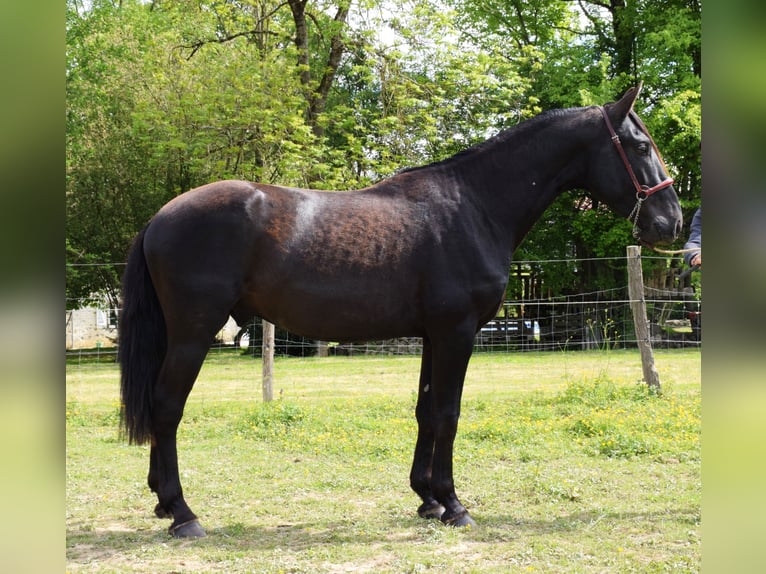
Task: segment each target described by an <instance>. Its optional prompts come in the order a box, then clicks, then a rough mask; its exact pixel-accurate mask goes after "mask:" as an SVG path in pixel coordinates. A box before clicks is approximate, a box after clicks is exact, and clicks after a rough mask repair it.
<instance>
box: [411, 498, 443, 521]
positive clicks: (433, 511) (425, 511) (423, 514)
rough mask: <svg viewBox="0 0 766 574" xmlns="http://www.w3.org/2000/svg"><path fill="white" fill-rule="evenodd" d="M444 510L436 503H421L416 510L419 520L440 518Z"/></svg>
mask: <svg viewBox="0 0 766 574" xmlns="http://www.w3.org/2000/svg"><path fill="white" fill-rule="evenodd" d="M445 510H446V509H445V508H444V507H443V506H442V505H441V504H439V503H438V502H436V501H433V502H428V503H425V502H424V503H423V504H421V505H420V508H418V516H420V518H441V517H442V514H444V511H445Z"/></svg>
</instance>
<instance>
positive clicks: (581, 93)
mask: <svg viewBox="0 0 766 574" xmlns="http://www.w3.org/2000/svg"><path fill="white" fill-rule="evenodd" d="M448 1H449V4H450V5H451V6H454V7H455V8H456V9H457V12H458V14H459V15H460V16H459V18H458V21H459V26H460V27H461V29H462V30H463V31H464V32H465V33H467V34H470V35H471V37H472V39H473V41H474V42H476V43H477V44H478V45H480V46H482V47H483V48H484V49H485V50H489V49H499V50H502V51H503V54H504V57H505V58H506V59H508V60H510V61H514V62H516V63H517V64H518V65H519V66H520V67H522V68H523V69H524V70H526V73H527V75H528V76H529V78H530V87H529V90H528V91H527V92H526V94H525V95H526V102H525V105H524V108H523V109H524V110H525V114H531V113H537V112H538V111H540V109H551V108H559V107H569V106H580V105H593V104H602V103H604V102H605V101H610V100H615V99H616V98H617V97H618V96H619V95H621V94H622V92H623V91H624V90H625V88H627V87H628V86H629V85H634V84H635V83H637V82H638V81H639V80H643V82H644V89H643V91H642V96H641V100H640V102H639V105H640V109H638V110H637V111H638V113H639V114H640V115H641V117H642V118H643V119H644V121H645V123H646V124H647V127H648V128H649V131H650V132H651V133H652V134H653V136H654V138H655V140H656V142H657V145H658V147H659V149H661V150H662V152H663V155H664V157H665V161H666V163H667V164H668V167H669V168H670V171H671V174H672V176H673V177H675V179H676V189H677V190H678V191H679V192H680V195H681V198H682V204H683V205H685V206H686V207H687V210H688V212H687V215H688V217H687V218H686V219H687V220H690V219H691V213H693V208H694V207H695V206H696V205H698V204H699V198H700V191H701V190H700V188H701V177H700V145H699V142H700V138H701V131H700V116H701V113H700V112H701V110H700V82H701V80H700V74H701V66H700V58H699V55H700V9H701V6H700V3H699V2H698V1H697V0H663V1H661V2H654V1H652V2H649V1H647V0H637V1H635V2H627V1H626V0H604V1H601V0H578V1H577V2H574V1H570V0H533V1H530V2H519V1H517V0H489V1H482V2H479V1H477V0H448ZM602 211H604V210H603V207H602V206H599V205H598V203H596V202H592V201H591V200H590V199H589V198H588V197H587V196H586V195H585V194H584V193H576V194H574V195H570V196H562V197H560V198H559V199H558V200H557V201H556V202H555V203H554V204H553V205H552V206H551V207H550V208H549V210H548V211H547V212H546V213H545V214H544V215H543V217H542V218H541V222H540V223H538V225H536V226H535V227H534V228H533V229H532V231H531V233H530V234H529V235H528V236H527V239H526V240H525V242H524V243H523V244H522V245H521V247H520V248H519V250H518V252H517V259H528V260H538V259H549V258H569V257H576V258H579V259H591V258H595V257H603V256H605V255H610V256H614V255H615V254H618V253H619V254H620V255H621V254H622V252H621V246H624V245H625V244H627V243H629V242H631V241H632V238H631V236H630V229H631V228H630V225H629V224H628V223H627V222H625V221H623V220H622V219H621V218H620V217H618V216H616V215H614V214H612V213H606V212H604V213H601V212H602ZM596 213H598V217H595V215H596ZM658 264H660V265H662V264H664V262H658ZM610 266H611V264H610V263H606V262H603V263H599V262H592V261H591V262H586V263H583V265H582V269H579V270H578V271H580V273H579V276H580V277H582V278H583V279H582V280H581V283H580V284H579V285H578V286H577V290H595V289H601V288H609V287H613V286H616V285H624V284H625V275H624V269H611V268H610ZM558 279H559V278H549V279H548V280H549V281H553V282H554V283H556V284H557V285H558V286H559V287H561V288H563V287H564V285H563V284H562V283H561V282H560V281H559V280H558Z"/></svg>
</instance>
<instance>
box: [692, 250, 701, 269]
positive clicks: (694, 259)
mask: <svg viewBox="0 0 766 574" xmlns="http://www.w3.org/2000/svg"><path fill="white" fill-rule="evenodd" d="M689 265H691V266H692V267H694V266H695V265H699V266H700V267H702V251H700V252H699V253H697V254H696V255H695V256H694V257H692V259H691V261H689Z"/></svg>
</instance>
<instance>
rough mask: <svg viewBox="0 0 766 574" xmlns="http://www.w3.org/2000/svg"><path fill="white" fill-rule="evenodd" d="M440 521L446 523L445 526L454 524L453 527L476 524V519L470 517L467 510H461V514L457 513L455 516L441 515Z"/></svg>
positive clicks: (467, 526) (474, 526) (473, 525)
mask: <svg viewBox="0 0 766 574" xmlns="http://www.w3.org/2000/svg"><path fill="white" fill-rule="evenodd" d="M442 522H444V524H446V525H447V526H454V527H455V528H476V527H477V524H476V521H475V520H474V519H473V518H471V515H470V514H468V512H463V513H461V514H458V515H457V516H453V517H451V518H446V519H445V518H444V517H442Z"/></svg>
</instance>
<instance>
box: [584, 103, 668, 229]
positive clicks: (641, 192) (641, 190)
mask: <svg viewBox="0 0 766 574" xmlns="http://www.w3.org/2000/svg"><path fill="white" fill-rule="evenodd" d="M599 110H601V115H602V116H604V122H605V123H606V127H607V129H608V130H609V135H610V136H611V137H612V142H614V146H615V147H616V148H617V152H618V153H619V154H620V157H621V158H622V163H623V164H624V165H625V169H627V170H628V175H629V176H630V179H631V181H632V182H633V187H635V188H636V206H635V207H634V208H633V211H631V212H630V215H628V219H629V220H630V221H631V223H633V237H635V238H636V239H638V236H639V228H638V215H639V213H640V211H641V205H642V204H643V203H644V201H646V199H647V198H648V197H649V196H650V195H652V194H653V193H656V192H658V191H660V190H661V189H665V188H666V187H670V186H671V185H673V178H672V177H666V178H665V179H664V180H663V181H661V182H660V183H658V184H657V185H655V186H653V187H649V186H648V185H641V184H640V183H639V182H638V178H637V177H636V174H635V173H634V172H633V167H631V165H630V161H629V160H628V156H627V155H626V154H625V149H624V148H623V147H622V142H621V141H620V136H618V135H617V132H616V131H615V130H614V127H613V126H612V122H611V120H610V119H609V115H608V114H607V113H606V109H605V108H604V107H603V106H599ZM630 117H631V118H633V119H634V120H635V121H636V123H637V124H638V126H639V127H640V128H641V131H642V132H644V134H645V135H646V137H648V138H649V141H650V142H651V143H652V147H653V148H654V151H655V153H656V154H657V157H658V158H659V160H660V163H661V164H662V167H663V168H664V169H665V172H666V173H667V171H668V170H667V167H666V166H665V162H664V161H663V160H662V156H661V155H660V151H659V150H658V149H657V144H655V143H654V140H653V139H652V136H651V135H649V131H648V130H647V129H646V126H645V125H644V123H643V122H642V121H641V120H640V119H639V117H638V115H637V114H636V112H634V111H633V110H630Z"/></svg>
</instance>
